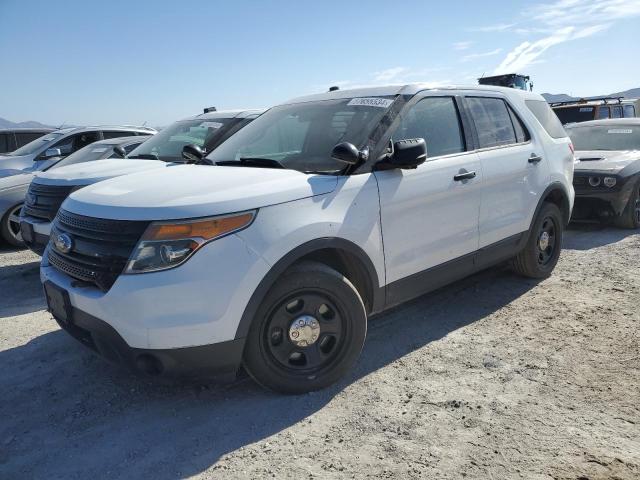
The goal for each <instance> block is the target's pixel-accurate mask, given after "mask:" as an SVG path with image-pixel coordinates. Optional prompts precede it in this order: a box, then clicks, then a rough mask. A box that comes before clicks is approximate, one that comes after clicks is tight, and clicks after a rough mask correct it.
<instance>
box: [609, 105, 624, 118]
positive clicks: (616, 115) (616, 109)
mask: <svg viewBox="0 0 640 480" xmlns="http://www.w3.org/2000/svg"><path fill="white" fill-rule="evenodd" d="M611 118H622V107H613V115H612V116H611Z"/></svg>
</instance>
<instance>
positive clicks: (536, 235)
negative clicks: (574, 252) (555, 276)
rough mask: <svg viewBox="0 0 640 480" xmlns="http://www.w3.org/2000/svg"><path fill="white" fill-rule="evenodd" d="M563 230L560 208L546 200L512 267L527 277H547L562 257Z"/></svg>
mask: <svg viewBox="0 0 640 480" xmlns="http://www.w3.org/2000/svg"><path fill="white" fill-rule="evenodd" d="M563 232H564V220H563V218H562V213H560V209H559V208H558V207H557V206H556V205H554V204H553V203H548V202H545V203H544V204H543V206H542V208H541V209H540V212H539V213H538V216H537V217H536V220H535V221H534V222H533V225H532V227H531V231H530V232H529V239H528V240H527V244H526V245H525V247H524V248H523V249H522V251H521V252H520V253H519V254H518V255H517V256H516V257H515V258H514V259H513V260H512V261H511V267H512V269H513V270H514V271H515V272H516V273H518V274H520V275H522V276H525V277H529V278H547V277H548V276H549V275H551V272H553V269H554V268H555V266H556V264H557V263H558V259H559V258H560V251H561V250H562V235H563ZM545 233H546V236H545V235H544V234H545ZM545 245H546V248H543V247H544V246H545Z"/></svg>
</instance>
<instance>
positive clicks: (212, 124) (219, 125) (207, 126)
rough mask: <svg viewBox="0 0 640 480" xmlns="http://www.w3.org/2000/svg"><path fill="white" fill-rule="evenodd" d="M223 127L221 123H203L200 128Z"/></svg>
mask: <svg viewBox="0 0 640 480" xmlns="http://www.w3.org/2000/svg"><path fill="white" fill-rule="evenodd" d="M222 125H223V124H222V123H220V122H202V123H201V124H200V125H198V126H199V127H201V128H220V127H221V126H222Z"/></svg>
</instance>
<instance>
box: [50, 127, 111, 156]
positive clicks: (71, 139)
mask: <svg viewBox="0 0 640 480" xmlns="http://www.w3.org/2000/svg"><path fill="white" fill-rule="evenodd" d="M98 140H99V138H98V132H84V133H77V134H75V135H69V136H68V137H66V138H63V139H62V140H60V141H59V142H58V143H56V144H54V145H51V146H50V147H49V148H59V149H60V153H61V154H62V155H63V156H67V155H69V154H71V153H73V152H75V151H77V150H80V149H81V148H82V147H86V146H87V145H89V144H91V143H93V142H96V141H98Z"/></svg>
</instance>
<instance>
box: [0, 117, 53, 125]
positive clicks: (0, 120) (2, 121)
mask: <svg viewBox="0 0 640 480" xmlns="http://www.w3.org/2000/svg"><path fill="white" fill-rule="evenodd" d="M0 128H56V127H52V126H50V125H45V124H44V123H40V122H35V121H33V120H29V121H27V122H12V121H10V120H7V119H6V118H2V117H0Z"/></svg>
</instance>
